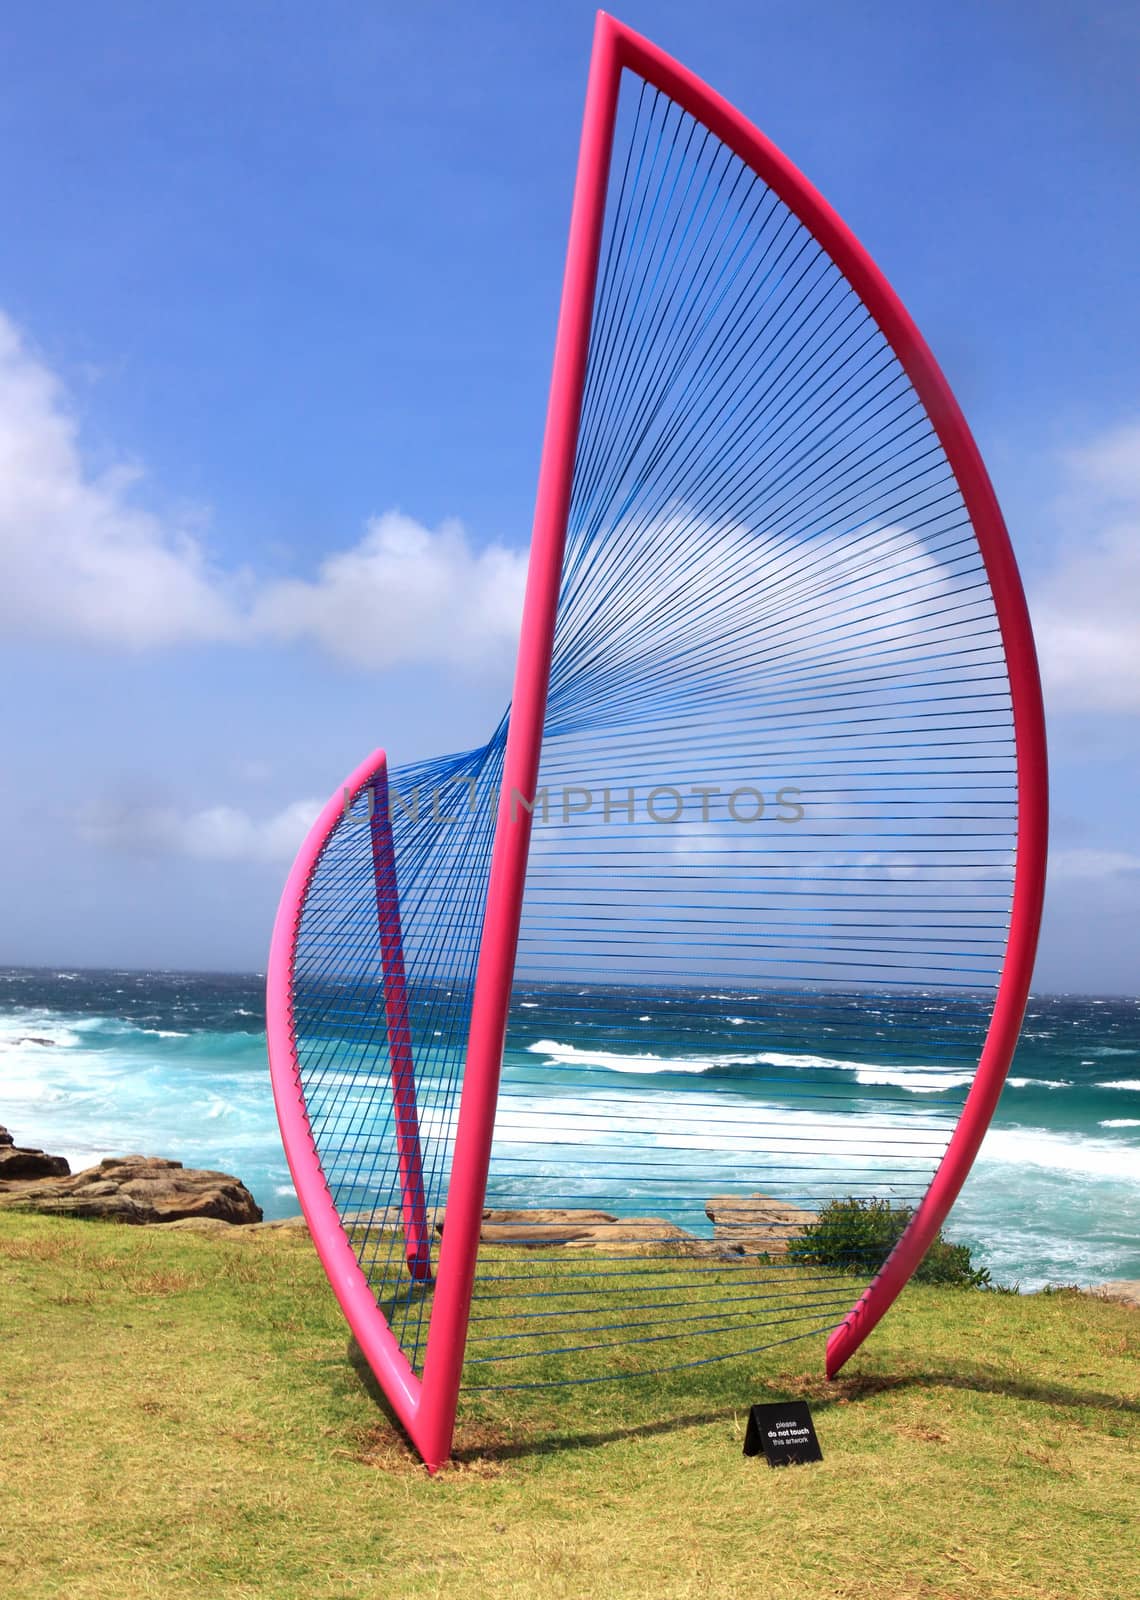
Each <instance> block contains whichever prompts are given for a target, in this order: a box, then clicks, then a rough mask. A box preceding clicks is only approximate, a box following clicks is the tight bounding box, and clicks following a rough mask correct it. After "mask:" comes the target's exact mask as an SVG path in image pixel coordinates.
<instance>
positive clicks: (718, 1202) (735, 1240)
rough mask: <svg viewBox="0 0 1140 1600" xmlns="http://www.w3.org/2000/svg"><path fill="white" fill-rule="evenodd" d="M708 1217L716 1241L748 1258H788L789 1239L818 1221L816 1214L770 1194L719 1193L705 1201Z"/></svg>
mask: <svg viewBox="0 0 1140 1600" xmlns="http://www.w3.org/2000/svg"><path fill="white" fill-rule="evenodd" d="M705 1216H706V1217H708V1219H709V1221H710V1222H711V1223H712V1225H713V1239H714V1240H715V1241H716V1242H717V1243H719V1244H720V1245H722V1246H729V1247H732V1248H733V1249H735V1250H738V1251H741V1252H743V1253H744V1254H745V1255H770V1256H779V1255H785V1254H786V1253H787V1249H788V1240H789V1239H790V1238H791V1237H792V1236H793V1235H794V1234H797V1233H799V1231H800V1230H801V1228H804V1227H806V1226H807V1224H808V1223H810V1222H814V1221H815V1220H816V1217H815V1212H814V1211H801V1210H800V1208H799V1207H798V1206H793V1205H789V1204H788V1202H787V1201H786V1200H773V1199H772V1197H771V1196H770V1195H766V1194H751V1195H739V1194H719V1195H714V1196H713V1197H712V1199H711V1200H706V1201H705Z"/></svg>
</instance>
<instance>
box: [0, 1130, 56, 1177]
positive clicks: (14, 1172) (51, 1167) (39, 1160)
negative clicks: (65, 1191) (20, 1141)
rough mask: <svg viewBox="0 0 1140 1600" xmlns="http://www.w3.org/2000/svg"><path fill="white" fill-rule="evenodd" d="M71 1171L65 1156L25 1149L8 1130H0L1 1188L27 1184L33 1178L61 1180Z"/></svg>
mask: <svg viewBox="0 0 1140 1600" xmlns="http://www.w3.org/2000/svg"><path fill="white" fill-rule="evenodd" d="M70 1171H71V1168H70V1167H69V1166H68V1164H67V1162H66V1161H65V1160H64V1158H63V1156H48V1155H45V1154H44V1152H43V1151H42V1150H30V1149H23V1148H21V1146H19V1145H17V1144H16V1143H15V1142H14V1140H13V1138H12V1135H11V1134H10V1133H9V1132H8V1130H7V1128H0V1188H2V1187H3V1185H4V1184H5V1183H16V1182H27V1181H29V1180H31V1179H33V1178H61V1177H66V1176H67V1174H68V1173H69V1172H70Z"/></svg>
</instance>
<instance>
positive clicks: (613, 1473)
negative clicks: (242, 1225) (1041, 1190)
mask: <svg viewBox="0 0 1140 1600" xmlns="http://www.w3.org/2000/svg"><path fill="white" fill-rule="evenodd" d="M579 1261H580V1258H579ZM1138 1351H1140V1318H1138V1317H1137V1314H1136V1313H1135V1312H1134V1311H1129V1310H1127V1309H1123V1308H1120V1307H1116V1306H1112V1305H1108V1304H1105V1303H1102V1302H1100V1301H1096V1300H1093V1299H1091V1298H1088V1297H1085V1296H1081V1295H1078V1294H1075V1293H1070V1292H1066V1293H1059V1294H1052V1295H1035V1296H1006V1295H991V1294H984V1293H968V1292H963V1291H956V1290H947V1289H939V1288H933V1287H931V1288H921V1287H916V1288H911V1289H910V1290H908V1292H907V1293H906V1295H904V1297H903V1299H902V1300H901V1302H900V1303H899V1305H898V1307H897V1308H896V1309H895V1311H894V1312H893V1313H892V1315H891V1316H890V1318H888V1320H887V1321H886V1322H885V1323H884V1324H883V1325H882V1326H881V1327H880V1329H879V1330H878V1331H877V1332H876V1333H875V1335H874V1336H873V1337H872V1340H871V1341H870V1343H869V1345H868V1346H866V1347H864V1350H863V1351H861V1352H860V1353H859V1355H858V1356H857V1357H856V1358H855V1361H854V1362H853V1363H852V1366H853V1368H854V1370H853V1371H850V1372H849V1374H848V1375H847V1376H845V1377H844V1379H843V1380H842V1381H841V1382H839V1383H837V1384H832V1385H829V1384H827V1383H826V1382H825V1381H823V1379H822V1377H821V1376H820V1369H821V1364H822V1341H821V1340H819V1339H815V1340H812V1341H810V1342H807V1343H804V1344H791V1345H785V1346H783V1347H782V1348H777V1349H775V1350H772V1351H769V1352H768V1353H766V1354H765V1355H762V1356H760V1357H750V1358H746V1359H743V1360H740V1361H736V1362H730V1363H724V1364H717V1365H713V1366H709V1367H704V1368H697V1369H695V1370H693V1371H690V1372H688V1373H684V1374H681V1375H677V1376H672V1377H664V1378H660V1379H655V1380H651V1381H649V1380H639V1381H634V1382H630V1383H625V1384H620V1385H614V1386H607V1385H593V1386H587V1387H582V1388H576V1389H566V1390H555V1391H546V1392H543V1391H537V1392H535V1391H531V1392H521V1393H509V1394H501V1395H482V1396H472V1397H471V1398H469V1400H468V1401H467V1402H466V1404H465V1405H464V1408H463V1410H462V1413H461V1421H460V1428H459V1436H458V1446H459V1448H458V1451H457V1460H456V1464H455V1465H454V1466H453V1467H452V1468H450V1469H449V1470H448V1471H446V1472H444V1473H442V1474H441V1475H440V1476H439V1477H437V1478H435V1479H429V1478H428V1477H427V1476H426V1475H425V1474H424V1472H423V1471H422V1469H421V1468H420V1467H419V1466H418V1465H417V1464H416V1462H415V1460H414V1458H413V1457H412V1456H411V1455H410V1453H409V1451H408V1450H407V1448H406V1447H405V1445H404V1444H403V1442H402V1439H401V1436H400V1434H399V1431H398V1430H397V1429H396V1428H395V1427H394V1426H393V1425H392V1424H391V1422H390V1421H389V1420H388V1418H387V1415H386V1413H385V1411H384V1410H383V1408H382V1406H381V1404H380V1403H379V1402H378V1399H377V1396H376V1393H375V1389H374V1386H373V1385H372V1383H371V1382H370V1380H369V1376H368V1374H367V1373H366V1372H365V1371H362V1370H361V1368H360V1365H359V1362H358V1361H354V1360H353V1359H352V1355H351V1352H350V1350H349V1342H348V1337H347V1332H346V1329H345V1327H344V1324H343V1322H342V1320H341V1317H340V1313H339V1311H338V1309H337V1307H336V1305H335V1303H334V1301H333V1300H332V1297H331V1295H330V1293H329V1290H328V1288H327V1286H326V1284H325V1281H324V1277H323V1275H322V1273H321V1271H320V1268H319V1266H318V1264H317V1262H316V1260H315V1258H314V1256H313V1252H312V1248H311V1246H310V1245H309V1243H308V1240H307V1239H306V1238H305V1237H304V1235H301V1236H291V1235H289V1234H287V1233H269V1232H266V1233H261V1234H257V1235H247V1236H244V1237H242V1238H241V1239H240V1240H230V1239H218V1238H215V1237H212V1236H207V1235H195V1234H185V1233H170V1232H166V1231H161V1230H150V1229H145V1230H144V1229H133V1228H125V1227H116V1226H114V1225H105V1224H98V1223H90V1222H81V1223H75V1222H65V1221H61V1220H58V1219H54V1218H43V1217H34V1216H16V1215H11V1214H8V1215H4V1216H0V1591H2V1592H5V1593H8V1594H12V1595H15V1596H19V1597H20V1600H44V1597H47V1596H53V1597H54V1596H67V1597H68V1600H96V1597H99V1600H102V1597H107V1600H111V1597H114V1600H143V1597H146V1600H155V1597H162V1596H168V1595H169V1596H174V1595H179V1596H184V1595H188V1594H189V1595H193V1596H194V1597H195V1600H245V1597H248V1596H258V1597H261V1596H265V1597H271V1600H294V1597H296V1600H301V1597H304V1600H357V1597H369V1600H371V1597H373V1596H375V1597H381V1596H383V1597H385V1600H388V1597H397V1600H402V1597H403V1596H409V1597H419V1596H457V1597H458V1596H463V1597H465V1600H480V1597H482V1596H495V1597H497V1600H530V1597H537V1596H542V1597H544V1600H545V1597H563V1596H568V1597H574V1600H578V1597H587V1596H588V1597H590V1600H595V1597H596V1600H617V1597H623V1596H630V1597H642V1596H650V1595H652V1596H663V1597H669V1600H673V1597H675V1600H682V1597H685V1600H687V1597H698V1596H699V1597H700V1600H719V1597H721V1596H725V1597H727V1596H738V1595H742V1594H747V1593H750V1592H756V1593H759V1594H763V1595H765V1596H766V1597H771V1600H785V1597H786V1600H793V1597H794V1600H824V1597H827V1600H846V1597H852V1600H854V1597H855V1596H859V1597H861V1600H864V1597H871V1600H949V1597H954V1600H958V1597H962V1600H965V1597H967V1596H969V1597H970V1600H1005V1597H1013V1596H1017V1597H1033V1600H1067V1597H1074V1600H1078V1597H1079V1600H1086V1597H1087V1600H1135V1596H1136V1595H1137V1594H1140V1555H1138V1550H1137V1541H1136V1539H1135V1512H1136V1506H1137V1503H1138V1501H1140V1454H1138V1452H1137V1448H1136V1444H1137V1433H1138V1426H1137V1423H1138V1412H1140V1402H1138V1389H1140V1384H1138V1378H1137V1373H1138V1368H1137V1361H1136V1357H1137V1353H1138ZM784 1396H800V1397H806V1398H807V1399H809V1400H810V1401H811V1403H812V1409H813V1413H814V1415H815V1419H816V1427H817V1430H818V1432H819V1435H820V1440H821V1443H822V1446H823V1451H824V1457H825V1459H824V1461H823V1462H822V1463H821V1464H819V1465H816V1466H811V1467H800V1468H789V1469H785V1470H781V1471H772V1470H770V1469H769V1468H767V1467H766V1466H765V1465H764V1464H763V1461H762V1460H756V1459H746V1458H744V1457H743V1456H742V1454H741V1446H742V1441H743V1433H744V1424H745V1421H746V1418H747V1408H748V1405H749V1403H750V1402H752V1401H759V1400H767V1399H776V1398H781V1397H784Z"/></svg>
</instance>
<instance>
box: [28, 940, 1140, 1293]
mask: <svg viewBox="0 0 1140 1600" xmlns="http://www.w3.org/2000/svg"><path fill="white" fill-rule="evenodd" d="M262 983H263V980H262V979H261V978H260V977H257V976H254V975H250V976H230V975H217V974H200V973H169V972H151V973H144V972H127V971H123V972H114V971H104V972H86V971H76V972H68V971H44V970H29V969H8V970H4V971H0V1123H3V1124H4V1125H5V1126H7V1127H8V1128H9V1129H10V1130H11V1132H12V1133H13V1134H14V1136H15V1138H16V1140H17V1142H18V1143H23V1144H32V1145H38V1146H40V1147H42V1148H44V1149H46V1150H49V1151H51V1152H53V1153H55V1154H61V1155H65V1156H67V1158H68V1159H69V1161H70V1162H71V1164H72V1168H73V1170H75V1169H78V1168H80V1167H83V1166H89V1165H91V1164H93V1163H94V1162H96V1161H98V1160H100V1159H101V1158H102V1157H104V1156H107V1155H116V1154H119V1155H121V1154H124V1153H127V1152H139V1153H144V1154H148V1155H161V1156H168V1157H173V1158H175V1159H178V1160H181V1161H183V1162H184V1163H186V1164H187V1165H193V1166H206V1167H213V1168H221V1169H223V1170H225V1171H228V1172H232V1173H235V1174H236V1175H237V1176H239V1177H240V1178H242V1179H243V1180H244V1182H245V1183H246V1184H247V1185H248V1186H249V1187H250V1188H251V1189H252V1190H253V1193H254V1195H255V1196H256V1198H257V1200H258V1201H259V1203H260V1204H261V1206H262V1207H263V1209H264V1211H265V1214H266V1215H267V1216H269V1217H278V1216H286V1215H289V1214H291V1213H293V1212H295V1211H296V1210H297V1201H296V1196H295V1194H294V1192H293V1188H292V1185H291V1183H290V1180H289V1171H288V1168H287V1166H286V1163H285V1158H284V1155H283V1154H282V1150H281V1145H280V1141H279V1138H278V1133H277V1124H276V1119H275V1117H274V1112H273V1102H272V1096H271V1094H270V1088H269V1079H268V1073H267V1068H266V1058H265V1034H264V1006H263V989H262ZM726 998H727V997H726ZM872 999H873V1000H874V1004H872V1003H871V1000H872ZM609 1001H610V1004H611V1005H612V1004H613V1003H614V999H613V995H612V994H611V995H610V997H609ZM891 1005H892V1002H891V1001H890V1000H889V999H888V998H886V997H881V996H874V997H865V1005H864V1007H863V1009H864V1010H865V1014H866V1024H865V1027H863V1026H862V1024H860V1025H859V1027H856V1030H855V1033H854V1035H852V1032H851V1029H850V1028H848V1030H847V1036H846V1038H845V1041H844V1054H843V1057H842V1059H836V1058H835V1057H834V1056H832V1055H830V1054H828V1052H827V1050H826V1049H825V1048H823V1047H822V1046H820V1047H819V1048H818V1049H816V1050H814V1051H812V1050H808V1049H803V1048H800V1049H798V1050H797V1049H791V1050H789V1049H788V1048H787V1046H786V1045H785V1046H784V1047H783V1049H782V1053H780V1054H779V1057H778V1059H779V1063H780V1073H779V1081H780V1082H783V1083H791V1082H794V1084H795V1096H796V1100H795V1103H796V1105H798V1106H801V1107H802V1104H803V1096H804V1095H805V1094H810V1093H811V1092H812V1090H813V1088H815V1089H818V1090H819V1092H820V1093H821V1094H823V1093H824V1092H826V1095H827V1098H828V1103H829V1105H830V1106H832V1107H833V1108H834V1104H835V1101H836V1097H837V1096H839V1097H841V1098H842V1099H843V1101H844V1103H845V1104H846V1103H847V1102H849V1106H850V1110H851V1112H852V1123H853V1126H854V1125H855V1123H856V1122H857V1118H858V1116H859V1114H860V1111H861V1110H863V1111H865V1110H866V1108H867V1107H868V1106H869V1105H874V1104H875V1103H876V1096H878V1097H882V1096H884V1095H887V1094H889V1095H891V1096H894V1097H895V1099H896V1101H897V1100H898V1098H899V1097H900V1096H902V1097H903V1098H904V1099H905V1098H907V1097H910V1096H915V1097H919V1098H921V1097H922V1096H923V1095H925V1094H928V1093H929V1092H930V1089H931V1087H932V1086H931V1084H930V1083H928V1082H926V1081H925V1080H924V1076H923V1074H922V1073H921V1072H916V1071H915V1070H914V1069H913V1066H912V1067H911V1068H910V1070H908V1071H905V1072H901V1071H899V1070H897V1068H896V1066H895V1065H894V1062H893V1058H892V1055H891V1053H890V1050H889V1047H888V1041H889V1039H890V1035H891V1024H892V1016H891ZM647 1006H648V1010H647ZM683 1011H684V999H683V997H680V998H677V999H676V1000H675V1001H674V1002H673V1003H672V1004H667V1003H664V1001H663V1000H662V998H661V997H660V996H659V997H657V1003H656V1004H655V1005H654V1004H651V1003H650V1002H647V1000H646V998H645V995H644V993H641V994H638V995H636V996H633V995H632V994H631V999H630V1016H631V1019H633V1020H636V1023H637V1025H638V1029H639V1031H638V1033H637V1042H636V1044H628V1045H627V1044H624V1043H623V1044H622V1045H621V1046H620V1048H615V1049H612V1050H611V1049H610V1048H609V1047H608V1046H607V1047H606V1048H605V1049H602V1050H598V1049H595V1050H593V1051H592V1052H591V1051H588V1050H584V1049H583V1046H582V1044H581V1042H580V1040H579V1039H571V1040H568V1039H567V1038H565V1037H560V1032H561V1034H565V1032H566V1029H565V1027H564V1026H562V1025H561V1024H562V1022H564V1018H562V1017H561V1014H560V1012H559V1011H558V1009H557V1008H554V1007H552V1009H551V1013H550V1015H544V1014H543V1001H542V997H541V995H540V994H538V995H533V996H532V997H531V998H530V999H529V1000H527V1001H526V1012H525V1018H524V1021H525V1027H526V1039H527V1040H529V1043H526V1044H525V1045H523V1046H522V1047H521V1049H525V1052H526V1053H525V1059H523V1058H522V1056H521V1055H520V1060H519V1061H518V1062H515V1063H512V1062H511V1061H510V1060H509V1059H508V1062H507V1082H508V1084H509V1082H510V1079H511V1073H512V1070H518V1071H520V1072H522V1071H525V1075H526V1081H527V1085H528V1093H529V1100H528V1116H529V1117H530V1118H532V1119H533V1124H534V1126H535V1128H536V1129H540V1128H541V1125H542V1118H543V1084H544V1074H546V1075H548V1077H549V1094H550V1098H551V1101H552V1103H553V1100H554V1098H555V1097H556V1096H557V1097H560V1098H561V1099H562V1100H563V1101H564V1099H565V1097H566V1095H567V1092H568V1089H569V1090H572V1089H573V1078H574V1074H575V1071H577V1070H579V1069H580V1070H581V1072H582V1074H583V1075H584V1081H585V1075H586V1074H593V1075H594V1081H596V1075H597V1073H598V1072H599V1071H603V1072H607V1073H614V1074H617V1075H618V1076H619V1077H620V1078H622V1079H624V1080H627V1081H632V1080H634V1079H636V1078H637V1077H639V1076H640V1077H644V1076H645V1075H647V1074H651V1075H653V1076H655V1077H658V1078H660V1079H661V1084H660V1092H659V1098H658V1102H657V1103H658V1104H661V1103H662V1101H666V1102H667V1103H668V1110H669V1114H670V1115H672V1116H674V1117H675V1119H676V1124H677V1125H678V1126H683V1124H684V1119H685V1108H686V1096H687V1095H694V1096H695V1095H700V1096H702V1097H703V1098H704V1100H705V1101H706V1103H707V1100H708V1096H709V1092H710V1082H709V1066H708V1063H710V1062H711V1063H712V1064H713V1068H712V1070H714V1071H715V1072H721V1073H723V1072H724V1071H725V1070H726V1069H727V1070H728V1071H729V1073H730V1075H731V1079H732V1094H733V1096H734V1098H735V1100H736V1102H737V1103H740V1100H741V1097H744V1098H745V1099H746V1098H747V1096H748V1094H749V1085H748V1073H749V1070H750V1069H749V1065H748V1063H749V1062H750V1061H762V1060H768V1061H771V1060H772V1059H773V1057H772V1056H771V1055H769V1056H768V1057H764V1056H762V1055H761V1056H757V1055H756V1054H755V1053H754V1052H755V1047H754V1046H753V1054H751V1055H750V1054H749V1053H748V1050H747V1049H746V1048H745V1047H744V1043H743V1041H741V1043H740V1046H739V1047H737V1049H736V1053H735V1055H734V1054H733V1051H732V1050H731V1049H728V1048H727V1047H726V1042H725V1039H726V1037H728V1036H727V1035H725V1036H722V1037H720V1038H718V1039H715V1040H710V1041H709V1043H708V1046H707V1052H706V1055H705V1056H704V1057H703V1056H702V1054H701V1043H700V1041H699V1040H694V1038H693V1037H692V1035H691V1033H688V1034H685V1035H684V1037H682V1036H681V1033H680V1032H679V1031H678V1022H677V1018H678V1014H679V1013H683ZM739 1020H740V1019H738V1018H732V1017H728V1018H727V1019H726V1025H731V1024H732V1023H733V1022H734V1021H739ZM860 1027H862V1032H861V1033H860V1031H859V1028H860ZM853 1041H854V1042H853ZM940 1087H945V1080H944V1079H943V1080H942V1082H941V1084H940ZM762 1092H763V1096H764V1100H765V1103H766V1105H767V1106H768V1107H769V1109H770V1108H771V1102H772V1093H773V1088H772V1074H771V1071H769V1072H768V1075H767V1077H766V1079H765V1081H764V1084H763V1090H762ZM756 1093H757V1096H759V1095H760V1093H761V1089H760V1086H759V1084H758V1086H757V1090H756ZM789 1093H790V1091H789ZM880 1103H881V1100H880ZM570 1159H571V1161H572V1159H573V1158H572V1156H571V1157H570ZM836 1159H837V1160H841V1159H842V1153H841V1152H839V1153H838V1154H837V1157H836ZM567 1177H568V1180H569V1187H570V1188H572V1187H573V1181H572V1180H573V1173H572V1172H571V1173H569V1174H568V1175H567ZM642 1214H644V1208H642ZM946 1231H947V1234H948V1236H949V1237H952V1238H954V1239H961V1240H964V1241H965V1242H967V1243H969V1244H970V1245H971V1246H972V1248H973V1250H974V1254H975V1259H976V1260H977V1261H978V1262H980V1263H981V1264H983V1265H985V1266H987V1267H988V1268H989V1269H990V1272H991V1273H992V1275H993V1276H994V1278H995V1279H997V1280H998V1281H999V1282H1002V1283H1006V1284H1020V1286H1021V1287H1022V1288H1023V1289H1034V1288H1038V1287H1040V1286H1041V1285H1042V1284H1044V1283H1095V1282H1099V1281H1101V1280H1103V1279H1106V1278H1119V1277H1131V1278H1137V1277H1140V999H1131V998H1120V999H1101V998H1090V997H1082V996H1077V995H1053V996H1038V997H1035V998H1034V999H1033V1000H1032V1001H1031V1003H1030V1006H1029V1010H1028V1014H1027V1017H1026V1022H1025V1028H1024V1031H1023V1035H1022V1040H1021V1044H1020V1046H1019V1049H1018V1052H1017V1056H1016V1059H1015V1061H1014V1064H1013V1067H1012V1070H1011V1073H1010V1077H1009V1081H1008V1083H1007V1086H1006V1089H1005V1092H1004V1094H1003V1096H1002V1100H1001V1104H1000V1106H999V1109H998V1113H997V1116H996V1118H995V1120H994V1124H993V1127H992V1128H991V1130H990V1133H989V1135H988V1137H987V1139H986V1142H985V1145H984V1146H983V1150H982V1153H981V1156H980V1157H979V1160H978V1163H977V1165H976V1167H975V1169H974V1172H973V1174H972V1175H971V1178H970V1180H969V1182H968V1184H967V1186H966V1189H965V1191H964V1192H963V1194H962V1196H961V1198H960V1200H959V1202H958V1204H957V1206H956V1208H955V1210H954V1213H953V1215H952V1218H951V1221H950V1223H949V1224H948V1226H947V1230H946Z"/></svg>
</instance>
